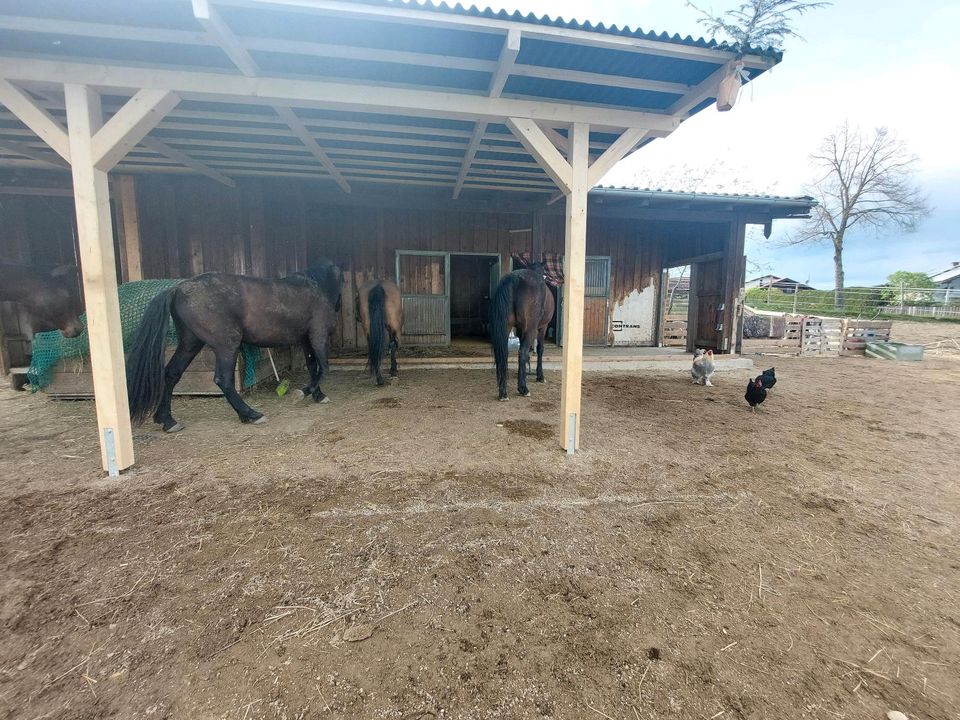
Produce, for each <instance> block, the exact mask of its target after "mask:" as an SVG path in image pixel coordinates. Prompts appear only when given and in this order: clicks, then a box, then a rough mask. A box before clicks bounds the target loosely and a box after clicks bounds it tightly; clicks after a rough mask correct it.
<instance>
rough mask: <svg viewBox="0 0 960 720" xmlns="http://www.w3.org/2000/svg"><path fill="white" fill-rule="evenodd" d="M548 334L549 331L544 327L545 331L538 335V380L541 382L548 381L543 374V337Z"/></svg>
mask: <svg viewBox="0 0 960 720" xmlns="http://www.w3.org/2000/svg"><path fill="white" fill-rule="evenodd" d="M546 334H547V331H546V328H544V330H543V332H541V333H540V334H539V335H537V382H539V383H542V382H546V381H547V379H546V378H545V377H544V376H543V339H544V336H545V335H546Z"/></svg>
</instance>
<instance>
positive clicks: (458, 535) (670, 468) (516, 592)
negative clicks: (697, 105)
mask: <svg viewBox="0 0 960 720" xmlns="http://www.w3.org/2000/svg"><path fill="white" fill-rule="evenodd" d="M764 360H766V358H759V359H758V361H757V362H758V363H762V362H763V361H764ZM775 360H776V367H777V372H778V377H779V378H780V381H779V383H778V385H777V387H776V389H775V391H774V392H773V393H771V396H770V398H769V399H768V401H767V402H766V403H765V404H764V405H763V406H762V408H761V409H760V410H759V411H758V412H757V413H756V414H751V413H750V412H749V409H748V407H747V405H746V404H745V402H744V401H743V397H742V395H743V389H744V386H745V384H746V379H747V377H748V376H749V374H750V373H749V371H747V370H731V371H728V372H726V373H721V374H718V375H717V376H716V377H715V383H716V386H715V387H712V388H704V387H699V386H693V385H692V384H690V382H689V378H688V376H686V375H684V374H683V373H680V372H674V373H661V374H656V373H642V374H630V375H627V374H620V375H615V374H588V375H587V376H585V385H584V404H583V433H582V445H583V450H582V452H581V453H579V454H578V455H576V456H575V457H573V458H568V457H567V456H565V455H564V454H562V453H561V452H559V450H558V443H557V440H556V436H555V433H556V426H557V425H558V421H559V418H558V415H559V402H558V398H559V377H558V374H557V373H548V374H547V380H548V383H547V384H546V385H531V389H532V392H533V396H532V397H530V398H527V399H522V398H518V397H516V396H515V395H512V396H511V398H510V401H509V402H506V403H498V402H497V401H496V399H495V398H496V394H495V384H494V378H493V373H492V371H438V370H433V371H431V370H420V371H410V372H404V371H403V366H402V364H401V372H402V373H403V376H402V377H401V379H400V381H399V382H397V383H394V384H392V385H390V386H387V387H384V388H377V387H375V386H374V385H373V384H372V382H370V381H369V380H368V379H367V378H364V377H361V376H360V375H359V374H358V373H357V372H356V371H355V370H340V371H336V372H334V373H333V374H332V375H331V377H330V378H329V380H328V381H327V382H326V383H325V385H324V389H325V391H326V392H327V393H328V394H329V395H330V397H331V400H332V402H331V403H329V404H327V405H319V406H318V405H314V404H313V403H310V402H306V403H300V404H297V403H294V402H293V401H292V400H291V399H290V398H284V399H280V398H277V397H276V395H274V394H272V393H271V392H270V389H269V388H265V389H262V390H260V391H258V392H256V393H254V395H253V398H252V401H253V403H254V404H255V405H256V406H257V407H258V408H260V409H261V410H263V411H265V412H266V413H267V414H268V418H269V422H268V423H267V424H265V425H262V426H256V427H253V426H246V425H240V424H239V423H238V422H237V421H236V416H235V415H234V414H233V413H232V412H231V411H230V409H229V408H228V406H227V405H226V403H225V402H224V401H223V400H222V399H218V398H207V399H177V400H175V402H174V412H175V414H176V415H177V416H178V418H179V419H180V420H181V421H183V422H184V423H185V424H186V425H187V429H186V430H185V431H184V432H182V433H180V434H178V435H174V436H165V435H162V434H161V433H159V432H158V431H156V430H155V429H154V428H153V427H144V428H142V429H140V430H138V432H137V435H136V443H137V453H138V466H137V468H136V469H135V470H134V471H132V472H130V473H126V474H124V476H122V477H121V478H120V479H117V480H111V479H106V478H103V477H102V476H101V473H100V471H99V451H98V450H97V449H96V447H95V434H96V427H95V422H94V414H93V407H92V404H91V403H89V402H62V403H53V402H49V401H46V400H45V399H44V398H43V397H42V396H40V395H34V396H31V395H28V394H26V393H14V392H12V391H4V392H2V393H0V477H2V478H3V482H2V483H0V587H2V592H0V628H2V642H0V718H94V717H96V718H100V717H114V718H167V717H170V718H236V719H237V720H241V719H244V718H246V719H251V718H289V719H293V718H398V719H408V720H410V719H414V718H416V719H419V720H426V719H430V720H437V719H438V718H477V719H480V718H587V719H589V718H595V719H600V718H607V719H608V720H609V719H616V720H636V719H637V718H642V719H644V720H646V719H648V718H675V719H681V720H685V719H687V718H691V719H692V718H698V719H699V718H706V719H713V720H717V719H720V718H722V719H723V720H728V719H729V718H738V719H750V720H757V719H759V718H771V719H778V720H779V719H783V718H823V719H824V720H828V719H833V718H849V719H855V718H856V719H859V718H867V719H869V718H877V719H878V720H882V718H885V717H886V712H887V711H888V710H900V711H903V712H905V713H907V715H908V716H909V717H910V718H912V719H915V718H928V719H937V720H939V719H944V720H957V718H960V543H958V537H960V527H958V525H960V523H958V520H960V487H958V483H957V464H956V449H957V447H958V445H960V362H958V361H956V360H951V359H943V358H942V359H936V358H934V359H929V360H926V361H924V362H923V363H904V364H896V363H889V362H884V361H876V360H866V359H850V358H843V359H802V360H801V359H794V358H776V359H775ZM766 364H767V363H764V366H766Z"/></svg>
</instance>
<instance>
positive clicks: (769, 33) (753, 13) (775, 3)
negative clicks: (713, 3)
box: [687, 0, 831, 53]
mask: <svg viewBox="0 0 960 720" xmlns="http://www.w3.org/2000/svg"><path fill="white" fill-rule="evenodd" d="M830 4H831V3H829V2H809V1H806V0H748V1H747V2H744V3H741V4H740V5H738V6H737V7H735V8H734V9H733V10H727V11H726V12H725V13H723V14H722V15H714V14H713V10H712V9H711V10H709V11H707V10H702V9H701V8H699V7H697V6H696V5H694V4H693V3H692V2H690V0H687V5H689V6H690V7H692V8H693V9H694V10H696V11H697V12H698V13H700V19H699V22H700V23H701V24H702V25H704V26H705V27H706V28H707V32H709V33H710V36H711V37H717V36H718V35H720V36H723V37H725V38H726V39H727V40H729V41H730V42H732V43H733V44H734V45H735V46H736V47H737V49H738V50H739V51H740V52H741V53H743V52H745V51H746V50H747V48H750V47H753V48H763V47H771V48H773V49H774V50H782V49H783V41H784V40H785V39H786V38H788V37H795V38H798V39H800V40H802V39H803V38H801V37H800V35H799V34H797V32H796V30H794V29H793V22H792V20H791V17H790V16H791V15H794V16H796V15H803V14H804V13H807V12H809V11H811V10H816V9H817V8H822V7H825V6H827V5H830Z"/></svg>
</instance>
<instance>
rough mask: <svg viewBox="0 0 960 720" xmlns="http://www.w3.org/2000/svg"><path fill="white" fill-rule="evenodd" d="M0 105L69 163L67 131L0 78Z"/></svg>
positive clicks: (24, 95)
mask: <svg viewBox="0 0 960 720" xmlns="http://www.w3.org/2000/svg"><path fill="white" fill-rule="evenodd" d="M0 103H3V104H4V105H5V106H6V107H7V109H8V110H9V111H10V112H12V113H13V114H14V115H16V117H17V119H18V120H20V122H22V123H23V124H24V125H26V126H27V127H28V128H30V129H31V130H33V132H35V133H36V134H37V135H38V136H39V137H40V138H41V139H42V140H43V141H44V142H45V143H46V144H47V145H48V146H50V147H51V148H52V149H53V150H54V152H56V153H57V155H59V156H60V157H62V158H63V159H64V160H66V161H67V162H70V140H69V137H68V135H67V129H66V128H65V127H64V126H63V125H61V124H60V122H59V121H58V120H55V119H54V118H53V117H52V116H51V115H50V113H48V112H47V111H46V110H45V109H44V108H42V107H41V106H40V104H39V103H37V101H36V100H34V99H33V98H32V97H30V95H28V94H27V93H26V92H25V91H23V90H21V89H20V88H18V87H17V86H16V85H14V84H13V83H11V82H9V81H7V80H5V79H3V78H0Z"/></svg>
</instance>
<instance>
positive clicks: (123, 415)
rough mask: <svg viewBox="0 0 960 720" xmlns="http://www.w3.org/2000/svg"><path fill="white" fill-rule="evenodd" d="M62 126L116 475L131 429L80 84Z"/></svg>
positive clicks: (102, 187)
mask: <svg viewBox="0 0 960 720" xmlns="http://www.w3.org/2000/svg"><path fill="white" fill-rule="evenodd" d="M64 90H65V98H66V106H67V126H68V133H69V139H70V162H71V166H72V168H73V193H74V202H75V203H76V210H77V234H78V240H79V247H80V265H81V268H82V270H83V291H84V297H85V298H86V306H87V307H86V310H87V330H88V333H89V336H90V365H91V369H92V374H93V389H94V394H95V395H96V404H97V425H98V427H99V430H100V456H101V459H102V461H103V467H104V469H105V470H107V471H108V472H109V473H110V474H111V475H117V474H119V472H120V471H121V470H124V469H126V468H128V467H130V466H131V465H133V463H134V455H133V431H132V428H131V426H130V410H129V406H128V404H127V381H126V375H125V370H124V360H123V337H122V334H121V330H120V302H119V299H118V297H117V273H116V258H115V256H114V250H113V228H112V225H111V220H110V191H109V187H108V185H107V173H106V171H105V170H99V169H97V168H96V166H95V162H96V158H95V155H94V148H93V137H94V135H95V134H96V133H97V132H98V131H99V130H100V128H101V127H102V126H103V114H102V111H101V106H100V96H99V95H97V93H96V92H94V91H93V90H92V89H90V88H89V87H87V86H84V85H66V86H65V88H64Z"/></svg>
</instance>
